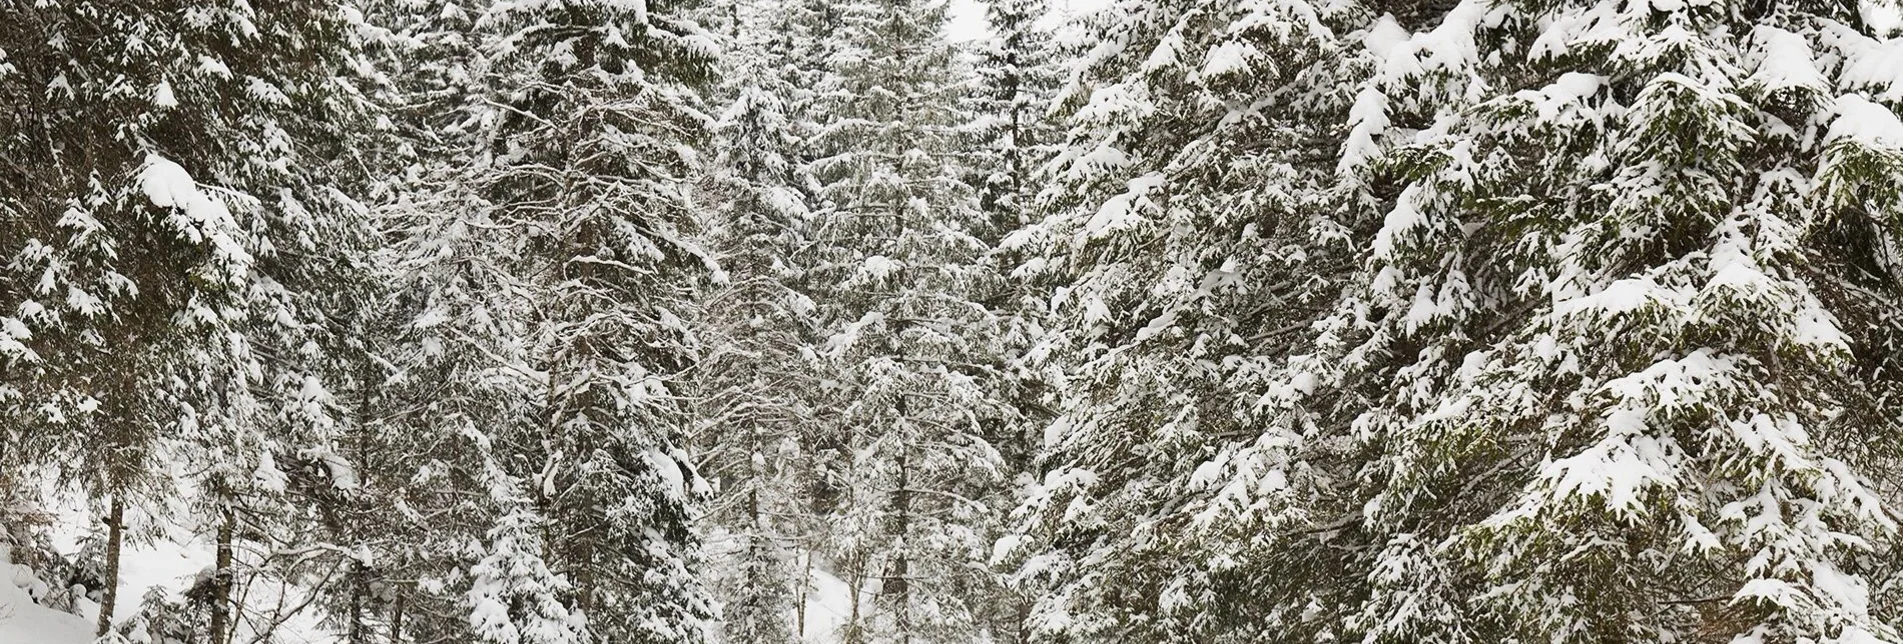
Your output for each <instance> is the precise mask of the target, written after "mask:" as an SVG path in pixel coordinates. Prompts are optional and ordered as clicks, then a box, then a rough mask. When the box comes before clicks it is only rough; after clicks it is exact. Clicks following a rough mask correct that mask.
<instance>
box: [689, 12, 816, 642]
mask: <svg viewBox="0 0 1903 644" xmlns="http://www.w3.org/2000/svg"><path fill="white" fill-rule="evenodd" d="M733 17H734V18H735V19H737V20H738V21H739V26H738V31H739V33H738V37H737V38H736V39H735V40H736V42H735V45H736V46H735V47H733V48H732V49H731V50H730V51H729V54H728V59H729V61H730V64H729V65H728V66H727V68H726V69H727V71H726V73H725V77H726V78H728V79H730V80H729V83H728V85H729V87H728V92H729V93H731V98H730V99H728V100H729V101H730V103H729V105H728V106H727V107H726V109H725V110H724V112H723V114H722V117H721V120H720V124H719V127H718V129H717V131H716V134H717V136H716V137H715V139H714V146H715V150H716V151H717V152H718V154H717V155H716V158H715V160H714V162H713V164H712V168H711V172H710V173H709V177H708V187H707V190H706V199H707V201H708V202H710V203H713V204H718V205H717V206H716V207H715V208H714V209H713V211H712V214H711V215H710V221H709V222H708V230H707V234H706V238H707V240H708V246H709V249H710V251H711V252H713V253H714V254H715V255H716V256H717V257H718V260H719V263H720V266H721V274H722V277H723V278H724V279H721V280H718V281H717V283H716V284H714V285H713V286H711V287H710V288H708V289H707V290H706V291H705V292H704V294H703V296H702V298H701V300H702V301H701V302H700V306H699V307H698V309H697V311H696V315H695V318H694V328H695V329H697V332H698V335H699V336H700V338H701V346H702V347H703V349H702V354H701V356H700V361H699V364H698V365H697V367H696V369H695V371H694V372H693V378H692V384H693V387H694V395H695V398H696V400H698V401H699V402H698V405H697V408H696V429H695V432H694V438H693V443H692V448H693V453H694V457H695V462H696V463H698V464H699V465H700V467H701V469H702V471H703V473H704V475H705V476H706V477H707V478H709V479H710V480H712V481H713V483H714V485H715V488H716V490H717V497H716V499H715V500H714V501H713V502H712V503H711V504H710V507H709V511H708V513H707V515H706V517H705V520H706V521H708V522H709V523H710V527H711V531H710V533H709V535H708V550H709V553H708V554H709V559H710V560H709V562H708V570H707V572H708V576H709V578H710V579H711V580H712V581H711V585H712V587H713V588H712V589H713V591H714V592H715V593H716V596H717V597H718V598H719V599H720V601H721V613H720V639H721V641H725V642H734V643H736V644H738V643H742V642H746V643H759V644H774V643H782V644H783V643H788V642H795V641H799V635H800V633H798V632H797V630H798V628H799V626H800V625H799V624H798V621H799V620H797V619H796V618H795V615H796V614H797V611H798V610H799V609H800V608H801V607H799V606H797V605H796V602H797V601H798V598H799V597H800V595H801V592H802V591H803V586H804V585H805V580H804V578H805V574H806V571H805V568H804V565H803V564H804V563H805V561H806V560H809V559H810V545H811V543H810V536H811V535H812V534H814V533H815V532H816V531H817V530H818V529H819V528H820V527H821V526H820V523H819V521H818V517H816V516H814V515H813V513H812V509H813V502H812V499H811V495H810V491H811V490H812V489H813V483H812V481H811V480H810V476H811V473H812V472H813V466H812V462H811V445H812V443H811V442H810V441H809V438H810V437H809V433H810V432H811V431H812V430H813V429H814V428H815V427H817V426H818V423H819V419H818V418H816V412H817V409H818V404H817V403H819V402H820V401H819V400H817V399H816V398H815V397H814V396H813V393H814V392H817V391H819V389H820V382H821V378H820V376H821V373H820V371H819V370H818V369H817V368H816V367H817V366H818V365H817V363H816V356H815V355H814V354H813V352H812V351H811V349H810V347H811V345H812V344H813V342H814V340H815V338H817V337H818V333H817V321H816V320H814V319H813V315H814V313H815V312H816V309H815V305H814V303H813V301H812V299H810V298H809V297H807V296H806V295H805V294H803V293H801V292H799V291H798V290H796V289H794V288H793V287H792V285H791V284H790V282H791V281H792V280H793V279H794V278H797V277H798V275H799V271H798V269H797V268H795V266H796V264H795V262H796V261H797V260H796V259H795V258H794V257H793V255H794V253H796V252H799V251H801V250H804V248H805V246H806V242H805V237H804V233H805V232H806V228H807V226H806V221H805V219H806V216H807V212H808V211H807V209H806V206H805V197H804V195H802V194H801V192H800V191H799V190H797V189H796V188H795V187H794V186H796V185H797V183H798V181H797V179H796V174H795V171H796V170H797V167H796V165H795V164H794V162H793V160H792V158H791V156H790V155H791V152H792V151H793V149H794V145H795V144H796V141H795V139H794V138H793V135H792V129H791V124H790V123H789V122H788V120H787V115H786V103H785V98H784V97H786V96H787V95H788V94H790V93H791V91H792V86H791V84H790V83H788V82H786V79H785V78H784V77H781V76H780V75H779V74H778V72H779V70H778V69H777V64H776V63H777V59H776V57H777V56H779V55H781V54H782V53H783V52H784V50H783V49H780V48H779V47H777V46H776V44H777V43H776V42H775V41H776V40H779V39H780V38H782V35H781V34H779V33H776V32H775V31H774V30H775V28H776V27H778V26H780V25H781V24H783V22H782V21H783V13H781V12H779V11H776V7H774V6H772V5H771V4H769V5H768V6H765V7H755V6H748V7H744V8H740V7H736V11H735V14H734V16H733Z"/></svg>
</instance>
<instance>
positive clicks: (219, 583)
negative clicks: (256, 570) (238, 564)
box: [211, 508, 237, 644]
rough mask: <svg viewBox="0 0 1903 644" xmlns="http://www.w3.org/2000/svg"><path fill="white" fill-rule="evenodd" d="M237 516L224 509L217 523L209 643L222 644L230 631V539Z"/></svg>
mask: <svg viewBox="0 0 1903 644" xmlns="http://www.w3.org/2000/svg"><path fill="white" fill-rule="evenodd" d="M236 523H237V516H236V515H234V514H233V513H232V512H231V509H230V508H226V509H225V510H224V522H223V523H220V524H219V525H218V555H217V562H216V563H217V567H216V568H214V569H213V570H212V575H211V644H224V643H225V642H226V641H228V638H229V637H230V632H231V576H232V571H231V568H232V562H231V559H232V551H231V539H232V533H233V532H234V531H235V528H236V525H235V524H236Z"/></svg>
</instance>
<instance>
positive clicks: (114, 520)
mask: <svg viewBox="0 0 1903 644" xmlns="http://www.w3.org/2000/svg"><path fill="white" fill-rule="evenodd" d="M125 518H126V505H125V497H124V496H123V495H121V494H114V495H112V509H111V510H109V511H108V513H107V515H106V578H105V580H104V583H105V585H106V587H105V588H103V589H101V590H100V592H99V625H98V628H97V629H96V630H95V631H94V633H93V636H94V637H105V635H106V633H107V632H109V631H111V630H112V612H113V608H114V607H115V605H116V604H118V603H119V547H120V545H121V544H123V543H125Z"/></svg>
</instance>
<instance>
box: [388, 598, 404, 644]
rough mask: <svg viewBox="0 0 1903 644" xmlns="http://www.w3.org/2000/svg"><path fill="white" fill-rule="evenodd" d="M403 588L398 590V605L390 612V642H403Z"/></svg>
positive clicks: (401, 643) (398, 643)
mask: <svg viewBox="0 0 1903 644" xmlns="http://www.w3.org/2000/svg"><path fill="white" fill-rule="evenodd" d="M405 599H407V597H405V596H404V595H403V590H402V589H401V588H399V589H398V590H397V591H396V607H395V608H393V609H391V612H390V644H403V600H405Z"/></svg>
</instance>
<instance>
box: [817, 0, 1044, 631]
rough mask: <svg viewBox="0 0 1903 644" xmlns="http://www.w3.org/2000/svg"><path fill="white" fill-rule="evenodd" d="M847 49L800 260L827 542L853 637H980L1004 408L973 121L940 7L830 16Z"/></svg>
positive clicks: (828, 92) (840, 45)
mask: <svg viewBox="0 0 1903 644" xmlns="http://www.w3.org/2000/svg"><path fill="white" fill-rule="evenodd" d="M837 10H838V12H839V14H840V16H841V21H840V23H839V34H840V38H839V40H838V41H837V45H836V46H837V50H836V51H835V53H834V54H833V55H832V58H831V61H830V62H831V67H830V70H831V72H832V75H831V78H830V79H828V81H827V83H826V84H825V85H824V86H822V87H821V90H820V91H821V92H822V96H823V97H824V98H825V100H824V101H822V102H821V103H820V104H819V109H818V110H817V111H816V112H815V113H816V114H820V115H823V118H824V119H826V120H825V121H823V122H822V125H823V127H822V128H821V129H820V132H821V136H820V138H818V139H817V140H816V141H815V142H814V145H815V146H816V150H815V153H816V159H815V161H814V162H813V163H812V164H811V165H810V166H809V171H810V172H811V173H812V174H813V176H814V177H815V178H816V181H817V183H818V184H819V185H820V190H819V191H818V192H817V194H816V195H815V201H816V204H815V205H816V207H815V210H816V217H815V221H814V226H813V230H814V231H815V232H814V233H813V237H814V242H815V249H816V250H815V251H814V254H813V256H812V257H811V259H810V260H808V261H807V262H804V266H806V267H807V279H808V280H809V281H810V283H812V284H814V287H813V288H814V292H815V293H816V295H815V296H814V299H816V300H819V301H820V302H821V306H822V311H821V313H822V315H823V316H825V321H826V322H827V323H828V325H829V326H831V327H832V328H833V329H834V330H835V334H834V335H833V336H832V337H831V338H830V339H829V340H828V341H827V343H826V345H825V346H824V347H822V351H823V352H824V355H825V356H826V358H827V359H828V360H829V361H830V364H831V365H832V367H831V373H830V374H829V376H830V377H831V378H832V379H833V380H834V381H836V382H837V383H839V388H838V389H836V390H834V391H833V392H831V393H832V396H833V399H834V401H835V402H834V404H835V405H836V407H835V408H836V409H837V416H836V420H835V422H837V423H839V425H837V426H838V427H839V428H840V432H839V433H840V435H841V436H842V437H843V438H844V445H843V447H844V448H845V450H844V452H843V455H845V456H847V457H849V458H850V460H849V461H847V462H845V463H843V464H842V469H841V479H840V481H841V483H842V484H843V488H842V489H841V492H842V496H841V498H840V499H839V501H838V506H837V510H835V512H836V513H837V517H836V518H835V519H834V529H833V534H832V535H830V537H831V540H832V543H833V545H834V551H835V560H834V561H833V562H832V563H833V567H834V569H835V570H837V571H839V572H840V573H842V574H841V575H840V576H841V577H842V578H844V579H846V580H847V582H848V583H849V584H853V586H852V587H853V588H854V589H855V599H860V597H858V595H859V594H860V593H862V592H870V593H872V594H873V596H872V597H867V598H864V601H860V602H856V603H855V604H854V606H855V607H858V606H861V605H863V606H864V609H865V611H868V612H864V613H862V612H860V611H859V610H857V609H855V614H854V615H851V616H850V619H849V623H848V624H847V625H846V632H845V633H843V634H842V636H843V638H844V640H845V641H847V642H854V643H861V642H887V641H892V642H898V641H913V642H927V641H957V642H963V641H971V640H972V639H973V638H974V637H980V635H979V630H980V628H979V625H978V624H977V623H975V622H976V620H975V619H974V616H973V614H972V603H973V602H974V601H976V600H977V599H979V598H980V597H982V596H983V595H984V593H988V592H990V591H989V586H991V585H992V584H993V583H994V580H993V579H992V578H991V576H990V575H989V574H988V573H986V572H984V569H983V566H982V563H983V557H984V554H985V553H984V550H985V548H984V545H985V542H986V541H988V536H989V532H988V531H989V529H990V528H989V527H990V526H991V525H993V524H994V522H995V520H996V517H995V512H994V511H993V508H992V507H991V505H992V503H993V501H994V499H992V498H990V497H991V496H992V495H994V494H995V493H996V491H997V490H998V489H999V484H1000V482H1001V481H1000V479H1001V478H1002V476H1001V474H1002V473H1001V472H1000V465H1001V464H1000V459H999V455H998V453H997V451H996V449H994V448H993V447H992V445H991V444H990V443H989V442H988V441H987V440H985V437H984V431H985V429H984V424H985V422H986V419H987V417H995V416H997V415H999V414H1002V413H1004V412H1005V411H1006V410H1003V409H1001V408H1000V406H999V405H997V403H996V402H995V400H996V397H995V396H994V395H993V392H992V388H993V385H994V384H995V383H996V381H997V379H998V375H999V374H998V373H997V371H996V369H995V368H994V367H993V366H992V364H991V360H990V359H989V358H988V356H993V355H996V354H997V346H996V345H997V338H998V337H999V334H998V332H997V330H998V326H999V322H998V318H997V316H996V315H995V314H994V313H993V312H992V311H990V310H988V309H987V308H986V307H985V306H984V305H982V304H980V303H978V302H974V301H972V300H971V295H972V294H973V293H974V292H975V291H976V289H977V288H978V287H979V286H980V285H981V284H982V283H983V282H984V281H985V280H986V279H988V278H987V272H986V271H985V270H984V266H983V265H982V264H981V263H980V262H979V259H980V254H981V253H982V252H983V251H984V249H985V248H984V244H983V243H982V242H981V241H980V240H979V239H978V238H977V237H976V236H975V234H974V233H975V231H976V230H977V229H978V228H979V227H981V226H982V225H983V222H982V215H981V214H980V213H979V211H978V210H977V208H976V200H975V196H976V195H975V191H974V190H973V189H972V188H971V187H970V186H968V185H966V184H965V183H964V182H962V181H961V180H960V177H961V176H964V171H963V168H962V167H961V166H960V159H961V155H962V154H963V153H964V152H965V150H963V149H961V146H960V145H959V131H958V128H959V127H960V126H961V125H962V124H963V123H966V122H969V119H968V116H967V115H965V114H961V113H959V110H958V107H959V98H960V96H961V95H962V94H964V93H965V92H968V91H969V83H970V80H969V79H968V78H966V77H964V76H961V75H959V74H957V73H956V72H957V71H958V69H959V68H958V67H956V66H955V61H954V53H955V52H954V50H953V48H952V47H951V46H950V44H949V43H948V42H946V41H945V40H944V38H943V35H942V34H941V29H942V26H943V24H944V19H945V14H944V11H945V10H944V7H943V6H942V5H938V4H935V3H930V2H922V1H912V0H896V1H885V0H880V1H867V2H855V3H849V4H843V5H840V6H838V7H837Z"/></svg>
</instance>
